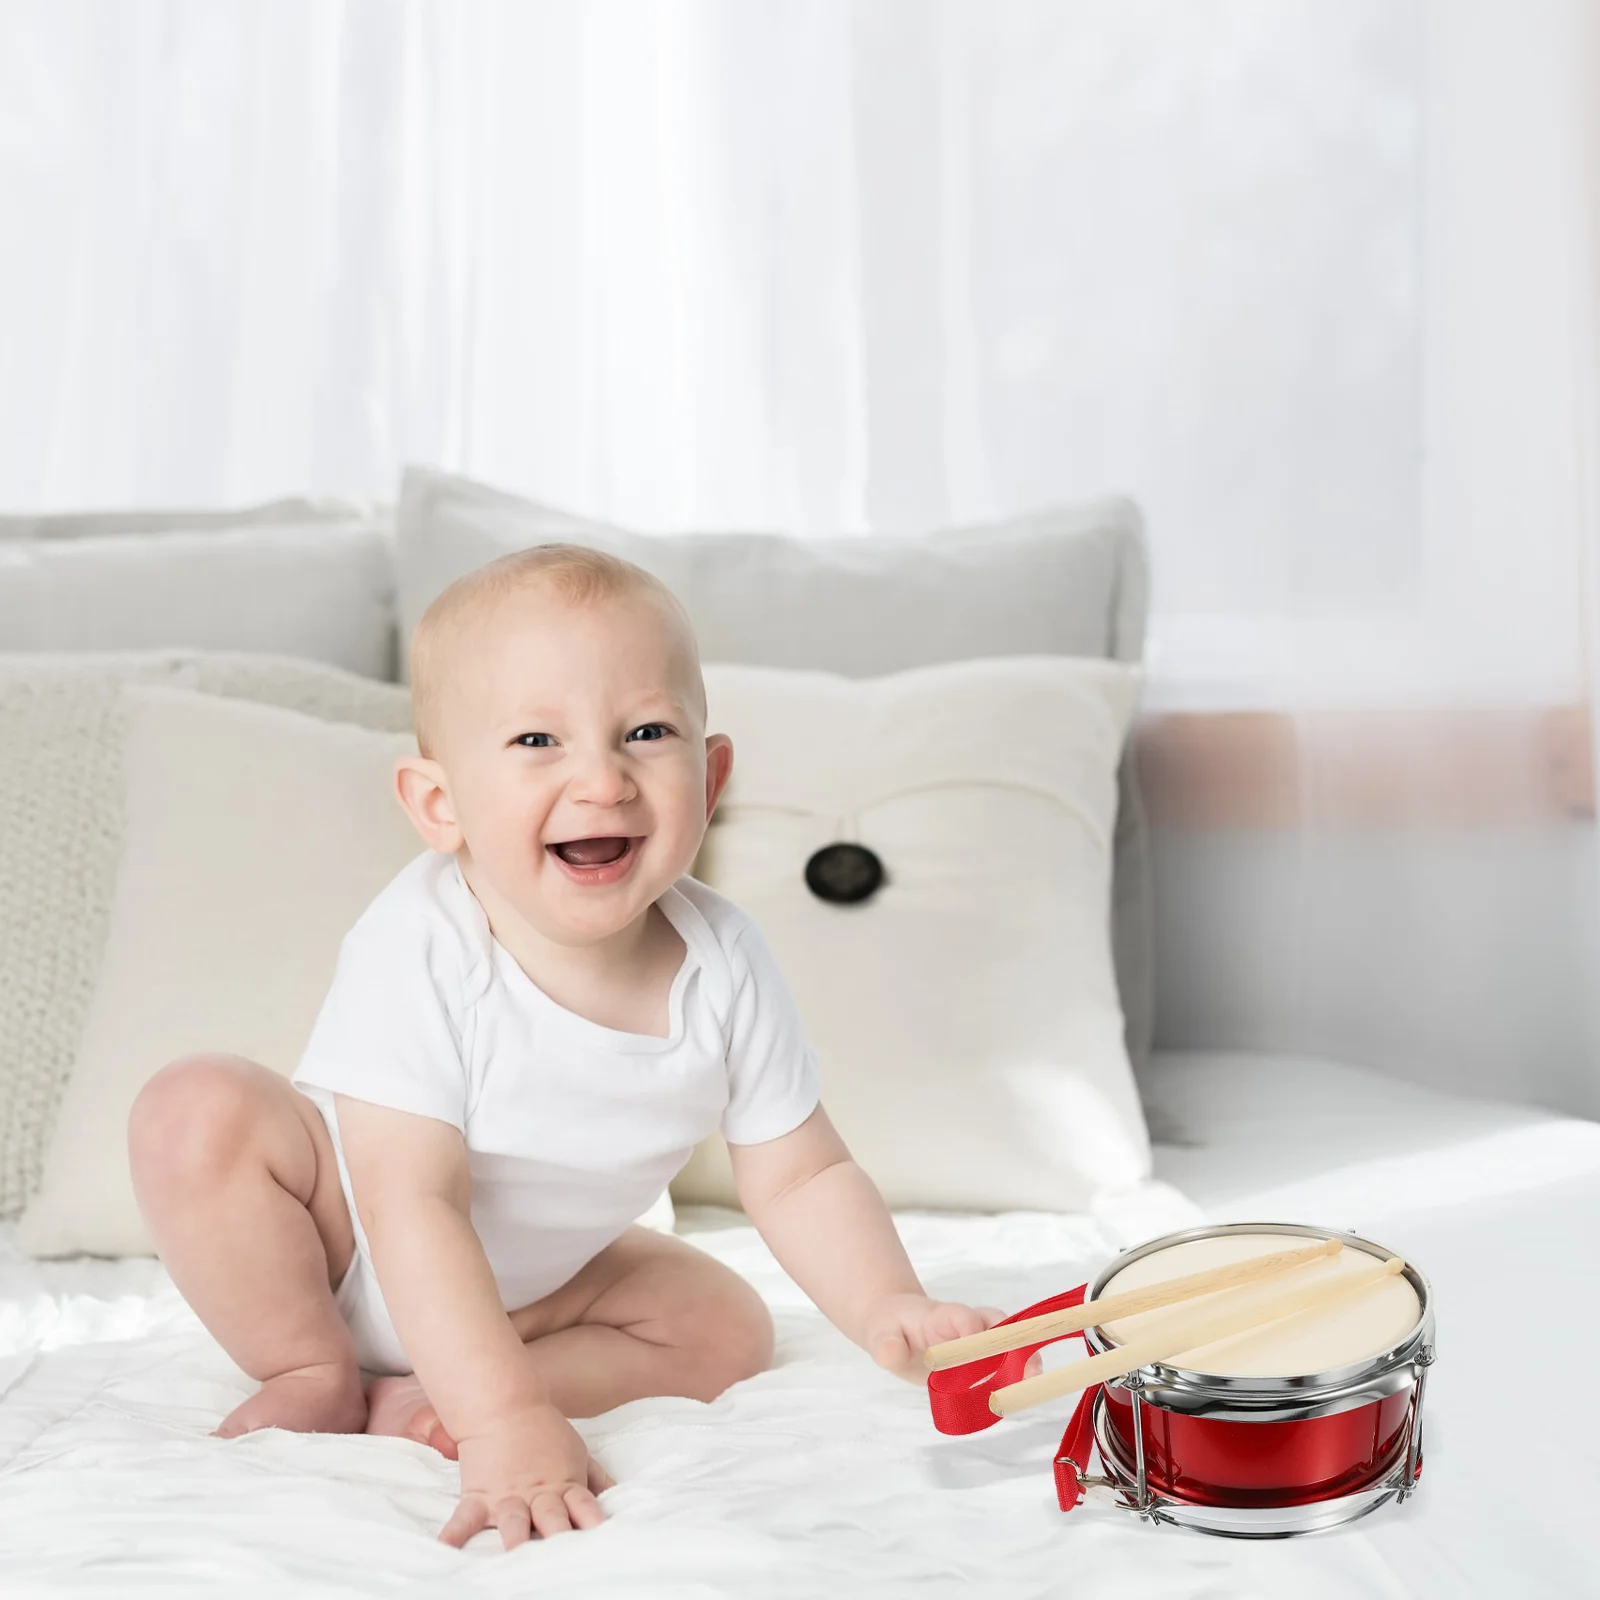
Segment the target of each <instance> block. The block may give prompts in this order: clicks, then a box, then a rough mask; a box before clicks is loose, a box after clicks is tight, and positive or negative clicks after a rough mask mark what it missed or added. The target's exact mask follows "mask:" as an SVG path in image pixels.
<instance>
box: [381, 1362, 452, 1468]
mask: <svg viewBox="0 0 1600 1600" xmlns="http://www.w3.org/2000/svg"><path fill="white" fill-rule="evenodd" d="M366 1431H367V1432H368V1433H381V1434H385V1435H387V1436H388V1437H390V1438H393V1439H415V1440H416V1442H417V1443H418V1444H429V1445H432V1446H433V1448H434V1449H435V1450H437V1451H438V1452H439V1454H440V1455H442V1456H445V1457H447V1458H448V1459H449V1460H451V1461H454V1460H456V1459H457V1451H456V1442H455V1440H454V1439H452V1438H451V1437H450V1435H449V1434H448V1433H446V1432H445V1431H444V1424H443V1423H442V1422H440V1420H439V1413H438V1412H437V1411H435V1410H434V1409H433V1407H432V1406H431V1405H430V1404H429V1403H428V1397H427V1395H425V1394H424V1393H423V1392H422V1385H421V1384H420V1383H418V1382H417V1380H416V1379H415V1378H414V1377H405V1378H374V1379H373V1380H372V1382H371V1383H370V1384H369V1385H368V1386H367V1430H366Z"/></svg>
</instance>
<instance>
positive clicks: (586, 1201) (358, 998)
mask: <svg viewBox="0 0 1600 1600" xmlns="http://www.w3.org/2000/svg"><path fill="white" fill-rule="evenodd" d="M658 904H659V905H660V907H661V910H662V911H663V912H664V913H665V915H666V916H667V918H668V919H669V920H670V921H671V923H672V925H673V927H674V928H676V929H677V931H678V933H679V935H680V936H681V937H682V939H683V942H684V946H685V953H684V959H683V965H682V967H680V968H679V970H678V974H677V976H676V978H675V979H674V980H673V984H672V991H671V998H670V1001H669V1005H668V1012H669V1022H668V1032H667V1035H666V1037H665V1038H657V1037H653V1036H651V1035H648V1034H638V1033H622V1032H619V1031H618V1030H616V1029H614V1028H607V1027H603V1026H601V1025H600V1024H599V1023H596V1022H590V1021H589V1020H588V1019H587V1018H585V1017H580V1016H578V1015H577V1014H576V1013H575V1012H571V1011H568V1010H566V1009H565V1008H564V1007H562V1006H559V1005H557V1004H556V1003H555V1001H553V1000H552V999H550V997H549V996H548V995H546V994H545V993H544V992H543V990H541V989H540V988H539V987H538V986H537V985H536V984H534V983H533V982H532V980H531V979H530V978H529V977H528V976H527V974H526V973H524V972H523V970H522V968H521V967H519V966H518V965H517V963H516V961H515V960H514V959H513V958H512V956H511V954H510V952H509V951H507V950H506V948H505V947H504V946H503V945H502V944H501V943H500V942H499V941H498V940H497V939H495V938H494V937H493V935H492V934H491V933H490V930H489V921H488V918H487V917H486V916H485V915H484V911H483V907H482V906H480V905H479V904H478V901H477V899H476V897H475V896H474V895H473V894H472V891H471V890H470V889H469V888H468V887H467V884H466V880H465V879H464V878H463V877H462V875H461V869H460V867H459V866H458V865H457V863H456V859H455V857H454V856H451V855H442V854H439V853H438V852H436V851H431V850H430V851H427V852H425V853H424V854H423V855H421V856H419V857H418V858H417V859H416V860H415V861H413V862H411V863H410V865H409V866H407V867H405V868H404V869H403V870H402V871H401V872H400V873H399V874H398V876H396V877H395V879H394V880H393V881H392V882H391V883H390V884H389V885H388V887H387V888H385V889H384V890H383V892H382V893H381V894H379V895H378V897H377V898H376V899H375V900H374V901H373V902H372V904H371V905H370V906H368V908H367V909H366V911H365V912H364V913H363V914H362V916H361V918H360V920H359V921H358V922H357V923H356V925H355V926H354V927H353V928H352V929H351V930H350V932H349V933H348V934H347V935H346V936H345V939H344V942H343V944H342V945H341V946H340V950H339V962H338V966H337V969H336V970H335V973H334V978H333V984H332V987H331V988H330V989H329V991H328V996H327V999H326V1000H325V1001H324V1002H323V1006H322V1010H321V1012H320V1014H319V1015H318V1017H317V1021H316V1026H315V1027H314V1028H313V1029H312V1033H311V1038H310V1041H309V1043H308V1044H307V1045H306V1049H305V1054H304V1055H303V1056H302V1057H301V1060H300V1065H299V1067H298V1068H297V1069H296V1070H295V1073H294V1078H293V1082H294V1084H295V1086H296V1087H297V1088H299V1089H300V1090H301V1091H302V1092H303V1093H305V1094H306V1095H307V1096H308V1097H309V1098H310V1099H311V1100H313V1101H314V1102H315V1103H316V1105H317V1107H318V1109H319V1110H320V1111H321V1112H322V1116H323V1119H324V1121H325V1122H326V1123H327V1125H328V1131H329V1133H330V1134H331V1135H332V1137H333V1144H334V1149H335V1151H336V1153H337V1155H338V1161H339V1180H340V1183H341V1184H342V1185H343V1187H344V1194H345V1201H346V1203H347V1204H348V1205H349V1207H350V1217H351V1222H352V1224H353V1227H354V1232H355V1241H356V1248H355V1254H354V1256H353V1257H352V1259H351V1262H350V1269H349V1271H348V1272H347V1273H346V1274H345V1277H344V1279H343V1280H342V1281H341V1283H340V1285H339V1289H338V1292H337V1294H336V1299H337V1300H338V1303H339V1308H340V1311H341V1312H342V1313H343V1314H344V1316H345V1319H346V1321H348V1322H349V1324H350V1327H351V1331H352V1333H353V1334H354V1335H355V1340H356V1352H357V1356H358V1358H359V1359H360V1362H361V1365H362V1366H363V1367H364V1368H366V1369H367V1370H368V1371H372V1372H393V1373H402V1372H409V1371H410V1370H411V1366H410V1363H409V1362H408V1361H407V1359H406V1356H405V1352H404V1351H403V1350H402V1349H401V1346H400V1342H399V1339H398V1338H397V1336H396V1334H395V1330H394V1325H393V1323H392V1322H391V1321H390V1319H389V1314H388V1310H387V1308H386V1307H385V1305H384V1303H383V1296H382V1293H381V1291H380V1290H379V1288H378V1283H377V1278H376V1276H375V1275H374V1273H373V1270H372V1257H371V1253H370V1251H369V1249H368V1246H367V1238H366V1233H365V1230H364V1229H363V1228H362V1226H361V1219H360V1218H359V1217H358V1216H357V1215H356V1209H355V1203H354V1201H353V1200H352V1199H351V1196H350V1175H349V1172H348V1170H347V1168H346V1166H345V1159H344V1150H343V1146H342V1145H341V1143H340V1140H339V1126H338V1119H337V1116H336V1113H335V1110H334V1104H333V1093H334V1091H337V1092H338V1093H340V1094H345V1095H350V1096H352V1097H354V1098H356V1099H359V1100H368V1101H372V1102H374V1103H375V1104H378V1105H384V1106H391V1107H394V1108H395V1109H397V1110H401V1111H410V1112H414V1113H416V1114H418V1115H420V1116H425V1117H437V1118H439V1119H440V1120H441V1121H443V1122H448V1123H449V1124H450V1125H451V1126H452V1127H456V1128H459V1129H460V1130H461V1132H462V1134H463V1136H464V1137H465V1140H466V1146H467V1155H468V1162H469V1166H470V1170H471V1175H472V1211H471V1216H472V1225H473V1228H474V1229H475V1230H476V1232H477V1235H478V1238H479V1239H480V1240H481V1241H482V1243H483V1248H484V1253H485V1254H486V1255H487V1257H488V1260H489V1265H490V1267H491V1268H492V1269H493V1272H494V1276H495V1281H496V1283H497V1284H498V1285H499V1289H500V1299H501V1303H502V1304H503V1305H504V1306H505V1308H506V1309H507V1310H508V1311H509V1310H514V1309H515V1308H516V1307H518V1306H523V1305H527V1304H529V1303H531V1302H532V1301H535V1300H538V1299H541V1298H543V1297H544V1296H545V1295H547V1294H549V1293H551V1292H552V1291H553V1290H555V1289H558V1288H559V1287H560V1286H561V1285H562V1284H563V1283H565V1282H567V1280H568V1279H569V1278H571V1277H572V1276H573V1274H574V1273H576V1272H577V1271H578V1269H579V1268H580V1267H582V1266H583V1265H584V1263H585V1262H587V1261H589V1260H591V1259H592V1258H593V1257H594V1256H596V1255H597V1254H599V1252H600V1251H601V1250H603V1249H604V1248H605V1247H606V1246H607V1245H608V1244H610V1243H611V1242H612V1241H613V1240H614V1239H616V1238H617V1237H618V1236H619V1235H621V1234H622V1232H623V1231H624V1230H625V1229H626V1228H627V1227H628V1225H629V1224H630V1223H632V1222H633V1221H634V1220H635V1219H636V1218H637V1217H639V1216H641V1215H642V1214H643V1213H644V1212H645V1211H647V1210H648V1209H649V1207H650V1206H651V1205H652V1204H653V1203H654V1202H655V1201H656V1200H657V1199H658V1198H659V1197H660V1195H661V1193H662V1191H663V1190H664V1189H665V1188H666V1186H667V1184H668V1182H669V1181H670V1180H671V1179H672V1178H673V1176H674V1175H675V1174H676V1173H677V1172H678V1171H679V1170H680V1169H681V1168H682V1167H683V1165H684V1163H685V1162H687V1161H688V1159H689V1156H690V1153H691V1152H692V1151H693V1149H694V1147H695V1145H696V1144H698V1143H699V1141H700V1140H701V1139H703V1138H704V1137H705V1136H706V1135H707V1134H708V1133H710V1132H711V1131H712V1130H713V1129H714V1128H720V1129H721V1130H722V1133H723V1135H724V1136H725V1137H726V1138H727V1139H728V1140H729V1142H730V1143H733V1144H758V1143H760V1142H762V1141H763V1140H766V1139H776V1138H778V1137H779V1136H780V1135H782V1134H785V1133H788V1132H790V1131H791V1130H792V1129H794V1128H797V1127H798V1126H799V1125H800V1124H801V1123H802V1122H804V1121H805V1119H806V1118H807V1117H808V1116H809V1115H810V1114H811V1112H812V1111H813V1110H814V1109H815V1107H816V1104H817V1099H818V1069H817V1061H816V1057H815V1055H814V1053H813V1052H812V1050H811V1049H810V1047H809V1046H808V1045H807V1043H806V1040H805V1036H804V1033H803V1032H802V1030H801V1027H800V1020H799V1017H798V1015H797V1013H796V1010H795V1006H794V1002H793V999H792V998H791V996H790V994H789V990H788V987H787V986H786V985H785V983H784V981H783V976H782V974H781V973H780V972H779V970H778V968H777V964H776V963H775V962H774V961H773V959H772V955H771V953H770V952H769V951H768V949H767V946H766V944H765V942H764V941H763V939H762V937H761V934H760V931H759V930H758V929H757V927H756V925H755V923H754V922H753V921H752V920H751V919H750V918H749V917H748V916H747V915H746V914H745V913H744V912H742V911H740V910H739V908H738V907H737V906H735V905H734V904H733V903H732V902H731V901H728V900H725V899H723V897H722V896H721V895H719V894H717V893H716V892H715V891H714V890H712V889H708V888H707V887H706V886H705V885H704V884H703V883H699V882H696V880H695V879H693V878H687V877H686V878H681V879H679V881H678V883H677V884H676V885H675V886H674V887H672V888H670V889H668V890H667V892H666V893H665V894H664V895H663V896H662V897H661V899H660V900H659V902H658Z"/></svg>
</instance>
